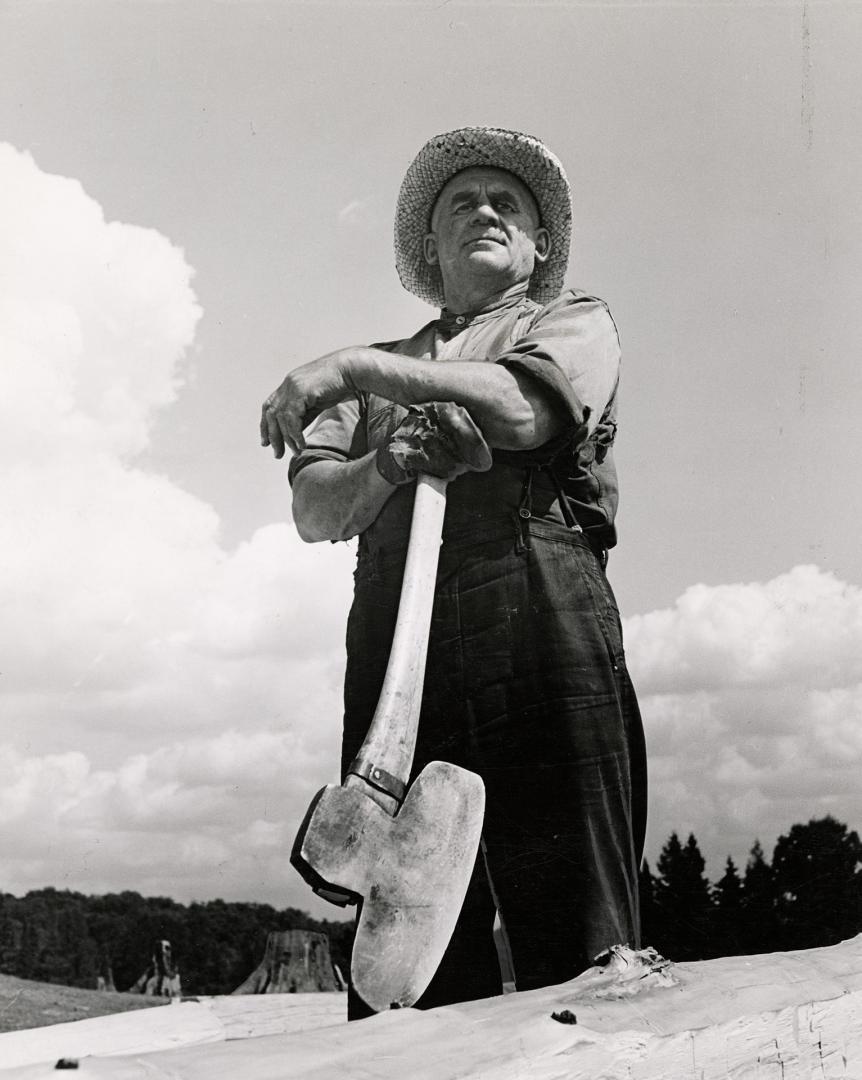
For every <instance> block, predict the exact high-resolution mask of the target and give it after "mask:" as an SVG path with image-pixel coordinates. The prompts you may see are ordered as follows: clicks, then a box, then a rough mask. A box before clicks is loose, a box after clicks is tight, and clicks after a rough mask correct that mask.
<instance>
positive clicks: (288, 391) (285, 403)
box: [260, 349, 355, 458]
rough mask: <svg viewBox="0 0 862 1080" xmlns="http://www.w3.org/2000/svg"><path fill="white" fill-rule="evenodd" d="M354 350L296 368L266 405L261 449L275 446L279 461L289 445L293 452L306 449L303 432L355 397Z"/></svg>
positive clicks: (261, 433)
mask: <svg viewBox="0 0 862 1080" xmlns="http://www.w3.org/2000/svg"><path fill="white" fill-rule="evenodd" d="M350 353H351V350H350V349H339V350H338V351H337V352H333V353H328V354H327V355H326V356H321V357H320V359H318V360H312V361H311V362H310V363H308V364H303V365H302V366H301V367H298V368H294V369H293V371H291V372H290V374H289V375H288V376H287V377H286V378H285V380H284V382H283V383H282V384H281V386H279V388H278V389H277V390H275V391H274V392H273V393H271V394H270V395H269V397H268V398H267V399H266V401H265V402H264V403H263V410H262V412H261V418H260V443H261V446H271V447H272V449H273V453H274V454H275V456H276V457H277V458H280V457H284V448H285V445H286V446H287V447H288V448H289V449H290V450H291V451H292V452H293V453H296V452H297V451H298V450H302V449H303V448H304V446H305V439H304V438H303V436H302V433H303V431H304V430H305V429H306V428H307V427H308V425H309V424H310V423H311V422H312V420H314V418H315V417H316V416H318V415H319V414H320V413H321V412H323V410H324V409H328V408H329V407H330V406H331V405H337V404H338V402H339V401H344V399H345V398H348V397H350V396H351V394H353V393H355V387H354V385H353V382H352V380H351V377H350V365H349V355H350Z"/></svg>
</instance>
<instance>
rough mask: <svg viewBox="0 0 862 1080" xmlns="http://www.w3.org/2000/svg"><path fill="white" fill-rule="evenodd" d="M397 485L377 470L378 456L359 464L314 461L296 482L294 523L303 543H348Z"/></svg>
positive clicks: (362, 458) (294, 483) (371, 519)
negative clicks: (332, 541)
mask: <svg viewBox="0 0 862 1080" xmlns="http://www.w3.org/2000/svg"><path fill="white" fill-rule="evenodd" d="M395 490H396V488H395V485H393V484H390V483H389V482H388V480H384V479H383V477H382V476H381V475H380V473H379V472H378V471H377V466H376V464H375V455H374V454H373V453H372V454H366V455H365V456H364V457H361V458H358V459H357V460H356V461H313V462H311V464H310V465H306V466H305V468H304V469H302V471H301V472H299V473H298V474H297V476H296V479H295V480H294V482H293V521H294V524H295V525H296V531H297V532H298V533H299V535H300V536H301V537H302V539H303V540H305V541H307V542H309V543H313V542H315V541H318V540H349V539H350V538H351V537H352V536H356V535H357V534H358V533H361V532H363V531H364V530H365V529H367V528H368V526H369V525H370V524H371V523H372V522H373V521H374V519H375V518H376V517H377V515H378V514H379V513H380V511H381V510H382V509H383V506H384V505H385V503H386V501H387V500H388V499H389V496H390V495H391V494H392V493H393V492H394V491H395Z"/></svg>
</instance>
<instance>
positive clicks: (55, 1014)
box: [0, 975, 168, 1032]
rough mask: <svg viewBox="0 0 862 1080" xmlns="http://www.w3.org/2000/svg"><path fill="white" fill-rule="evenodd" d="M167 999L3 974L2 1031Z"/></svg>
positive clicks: (0, 998) (0, 986)
mask: <svg viewBox="0 0 862 1080" xmlns="http://www.w3.org/2000/svg"><path fill="white" fill-rule="evenodd" d="M167 1001H168V999H167V998H151V997H150V998H148V997H143V996H142V995H140V994H110V993H107V992H105V991H102V990H80V989H78V988H77V987H75V986H55V985H54V984H53V983H41V982H30V981H29V980H28V979H17V978H15V976H14V975H0V1032H3V1031H20V1030H21V1029H22V1028H35V1027H45V1026H46V1025H47V1024H62V1023H65V1022H66V1021H67V1020H84V1019H86V1018H87V1017H88V1016H107V1015H108V1014H110V1013H118V1012H126V1011H127V1010H129V1009H148V1008H152V1007H153V1006H158V1005H165V1004H167Z"/></svg>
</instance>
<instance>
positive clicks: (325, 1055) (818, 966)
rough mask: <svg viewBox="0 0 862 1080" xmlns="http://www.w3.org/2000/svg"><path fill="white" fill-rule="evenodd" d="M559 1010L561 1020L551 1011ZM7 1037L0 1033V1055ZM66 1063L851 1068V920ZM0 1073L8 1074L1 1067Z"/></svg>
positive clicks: (405, 1070)
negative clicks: (837, 936) (686, 956)
mask: <svg viewBox="0 0 862 1080" xmlns="http://www.w3.org/2000/svg"><path fill="white" fill-rule="evenodd" d="M315 996H316V997H318V1000H319V999H320V998H321V997H324V995H315ZM326 996H327V997H328V995H326ZM233 1000H234V1001H236V1000H238V999H233ZM253 1000H258V1001H260V1000H267V999H266V998H258V999H253ZM270 1000H271V999H270ZM182 1008H184V1006H175V1007H172V1008H171V1009H170V1010H168V1011H171V1012H174V1011H176V1012H179V1010H180V1009H182ZM159 1011H160V1012H161V1011H163V1010H159ZM553 1014H557V1016H558V1017H559V1018H560V1019H554V1017H553ZM567 1014H568V1015H567ZM136 1015H137V1014H136ZM573 1018H574V1019H575V1021H576V1022H574V1023H571V1022H569V1023H566V1022H561V1020H565V1019H569V1020H571V1019H573ZM43 1030H44V1029H43ZM5 1038H8V1036H2V1037H0V1060H2V1057H3V1039H5ZM40 1069H41V1071H40ZM47 1075H48V1071H46V1070H45V1068H44V1066H28V1067H25V1068H22V1069H20V1070H17V1071H15V1073H14V1076H15V1080H36V1078H37V1077H47ZM78 1075H79V1076H81V1077H82V1078H83V1077H90V1076H92V1077H100V1078H110V1080H222V1078H223V1080H228V1078H230V1080H243V1078H248V1080H286V1078H290V1080H293V1078H296V1080H333V1078H336V1077H338V1078H341V1077H347V1078H355V1080H396V1078H397V1080H401V1078H403V1077H411V1078H412V1080H456V1078H457V1080H563V1078H565V1080H772V1078H775V1080H803V1078H804V1080H811V1078H813V1077H817V1078H818V1080H862V935H860V937H857V938H854V939H853V940H852V941H848V942H844V943H842V944H841V945H836V946H831V947H829V948H824V949H813V950H810V951H806V952H796V953H776V954H769V955H762V956H745V957H728V958H725V959H720V960H709V961H702V962H698V963H690V964H679V965H668V964H667V963H666V962H661V961H660V958H657V957H656V956H655V954H654V953H651V951H650V950H645V951H644V952H643V953H639V954H635V953H632V952H631V951H630V950H626V949H623V948H620V949H616V950H613V951H612V955H611V958H610V961H609V962H608V963H606V964H605V965H604V966H602V967H595V968H591V969H590V970H589V971H587V972H585V973H584V974H583V975H581V976H579V977H578V978H577V979H573V980H572V981H571V982H568V983H563V984H561V985H560V986H555V987H548V988H545V989H542V990H534V991H531V992H529V993H521V994H510V995H507V996H505V997H499V998H492V999H486V1000H484V1001H477V1002H469V1003H466V1004H463V1005H452V1006H448V1007H447V1008H442V1009H435V1010H433V1011H430V1012H420V1011H418V1010H415V1009H405V1010H400V1011H396V1012H390V1013H385V1014H381V1015H379V1016H375V1017H372V1018H371V1019H369V1020H363V1021H361V1022H359V1023H355V1024H346V1023H338V1024H336V1025H335V1026H332V1027H329V1028H328V1029H327V1030H326V1032H325V1037H324V1033H322V1032H303V1033H296V1034H292V1035H291V1034H285V1035H270V1036H262V1037H258V1038H251V1039H246V1040H242V1041H229V1042H222V1043H220V1044H214V1045H205V1046H190V1047H184V1048H182V1049H175V1050H169V1051H166V1052H159V1053H152V1054H137V1055H133V1056H128V1057H123V1058H113V1059H109V1058H92V1059H87V1060H84V1061H82V1062H81V1068H80V1070H79V1072H78ZM2 1076H3V1080H11V1074H6V1073H4V1074H2Z"/></svg>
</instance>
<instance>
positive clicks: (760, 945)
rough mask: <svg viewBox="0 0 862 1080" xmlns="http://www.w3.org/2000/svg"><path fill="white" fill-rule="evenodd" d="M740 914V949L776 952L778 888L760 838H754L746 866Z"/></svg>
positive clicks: (743, 950) (743, 951)
mask: <svg viewBox="0 0 862 1080" xmlns="http://www.w3.org/2000/svg"><path fill="white" fill-rule="evenodd" d="M741 916H742V917H741V924H740V952H741V953H749V954H750V953H763V952H775V950H776V949H777V948H778V922H777V919H776V914H775V888H774V885H773V878H772V868H771V867H770V865H769V863H767V861H766V858H765V857H764V854H763V848H762V847H761V846H760V841H759V840H755V841H754V846H753V847H752V849H751V852H750V853H749V856H748V862H747V863H746V867H745V876H744V877H743V881H742V913H741Z"/></svg>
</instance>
